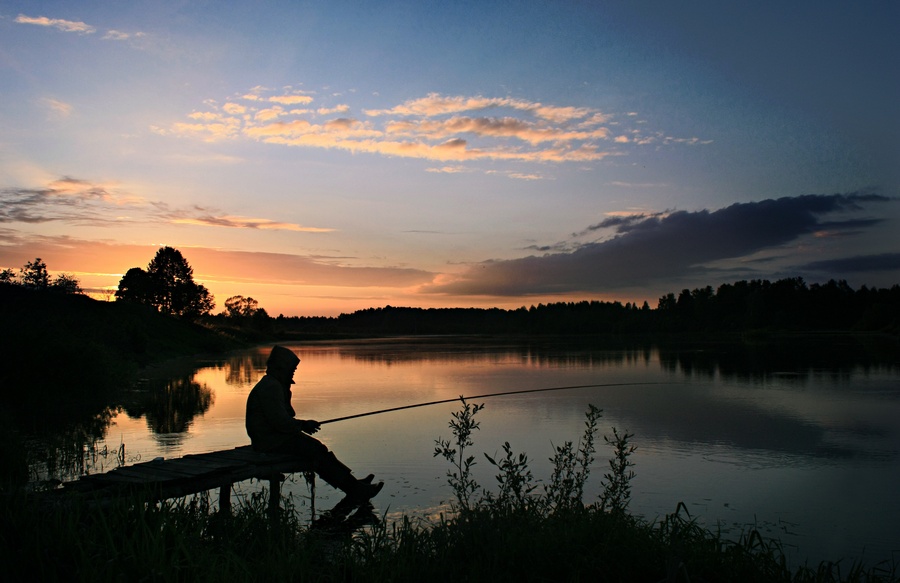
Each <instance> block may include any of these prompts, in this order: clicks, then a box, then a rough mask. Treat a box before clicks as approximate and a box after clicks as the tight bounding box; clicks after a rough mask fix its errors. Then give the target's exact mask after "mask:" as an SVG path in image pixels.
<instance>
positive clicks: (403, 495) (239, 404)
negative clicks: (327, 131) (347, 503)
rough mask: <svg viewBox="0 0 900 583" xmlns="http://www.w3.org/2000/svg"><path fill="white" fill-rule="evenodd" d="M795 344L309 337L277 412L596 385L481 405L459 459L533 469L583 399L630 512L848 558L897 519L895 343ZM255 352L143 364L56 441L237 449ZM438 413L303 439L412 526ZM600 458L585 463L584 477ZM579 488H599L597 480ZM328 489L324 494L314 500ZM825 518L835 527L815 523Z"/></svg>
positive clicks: (572, 424) (313, 413)
mask: <svg viewBox="0 0 900 583" xmlns="http://www.w3.org/2000/svg"><path fill="white" fill-rule="evenodd" d="M794 344H797V345H796V346H792V345H789V346H787V347H786V346H784V345H781V346H770V345H765V346H764V345H757V346H753V345H740V346H727V347H726V346H706V347H703V348H702V349H700V348H688V347H681V348H677V349H676V348H672V347H655V346H651V345H649V344H648V345H637V346H632V347H630V348H628V349H624V350H618V349H610V348H609V347H607V346H596V345H591V344H585V343H577V342H568V341H567V342H563V341H535V340H528V341H521V342H519V341H515V342H514V341H502V342H488V341H485V340H482V339H466V340H464V341H460V340H458V339H447V338H431V339H422V338H406V339H403V338H400V339H393V340H372V341H356V342H341V343H334V342H309V343H303V344H296V345H292V347H293V348H294V349H295V350H296V351H298V353H299V354H300V357H301V359H302V361H301V364H300V368H299V369H298V374H297V376H296V379H297V383H298V384H297V386H296V387H295V390H294V406H295V409H296V410H297V411H298V416H300V417H304V418H314V419H319V420H323V419H329V418H337V417H341V416H345V415H354V414H358V413H362V412H366V411H374V410H380V409H385V408H389V407H396V406H402V405H408V404H411V403H416V402H427V401H433V400H438V399H453V398H456V397H458V396H459V395H460V394H464V395H478V394H486V393H495V392H500V391H506V390H528V389H539V388H546V387H554V386H569V385H586V384H595V385H597V386H595V387H593V388H585V389H579V390H575V391H560V392H547V393H534V394H529V395H521V396H512V397H504V398H500V399H492V400H491V401H490V402H489V403H488V407H487V408H486V409H485V411H484V413H483V415H484V417H483V420H482V421H483V423H482V430H481V431H480V432H479V434H478V435H477V436H476V446H475V452H473V453H475V454H476V455H478V456H479V457H480V454H481V452H487V453H489V454H494V453H496V452H497V451H498V450H499V448H500V447H501V446H502V444H503V442H504V441H510V442H511V443H512V444H513V446H514V449H515V450H516V451H517V452H525V453H527V454H529V459H532V460H536V461H535V463H534V466H535V467H534V470H535V475H536V476H537V475H538V474H539V472H540V471H541V470H543V469H544V468H543V467H542V466H543V464H542V462H544V461H545V460H546V457H548V456H549V455H550V454H551V453H552V449H551V445H550V444H551V443H557V444H559V443H563V442H564V441H565V440H571V439H577V438H578V436H579V434H580V432H581V429H582V427H583V414H584V411H585V409H586V406H587V404H588V403H592V404H595V405H597V406H599V407H601V408H603V409H604V411H605V417H604V419H603V423H604V429H603V431H604V432H608V429H609V427H610V426H616V427H618V428H619V429H623V430H627V431H628V432H629V433H634V434H635V436H636V437H635V443H636V444H637V445H638V452H637V454H636V458H635V459H636V461H637V462H638V466H637V467H636V472H637V478H636V479H635V489H634V496H633V508H634V509H635V510H636V511H639V512H641V513H644V514H645V515H647V516H649V517H651V518H652V517H653V516H658V515H661V514H663V513H666V512H671V511H672V510H673V509H674V507H675V505H676V504H677V503H678V502H679V501H685V502H686V503H688V504H698V505H700V506H699V507H698V513H706V514H705V515H702V517H703V518H705V519H706V520H707V521H708V523H709V524H710V525H711V526H713V527H714V526H715V524H716V521H723V522H724V523H737V522H743V523H748V522H752V521H753V520H754V517H755V516H757V515H758V516H759V518H760V520H768V521H772V522H778V521H788V522H792V523H797V524H800V525H802V526H801V527H800V528H798V530H803V532H804V533H806V534H805V536H810V535H809V533H810V532H813V533H814V532H815V531H816V530H822V531H823V532H826V531H827V532H828V533H830V534H829V535H828V536H829V537H831V539H834V540H837V539H839V538H841V541H843V542H841V541H838V542H834V546H831V547H829V546H828V544H832V543H830V542H829V543H828V544H826V543H822V545H821V549H820V550H821V553H822V557H823V558H834V557H836V556H845V555H847V554H848V553H849V552H850V551H848V550H847V549H851V548H855V547H853V546H852V545H851V542H852V541H853V540H855V539H860V540H862V539H863V538H865V537H868V536H869V535H870V534H871V535H872V536H874V538H873V539H868V540H874V541H875V542H876V543H877V544H880V545H881V546H880V547H879V548H880V549H882V550H884V549H885V548H887V546H888V543H885V542H884V541H885V540H893V539H892V538H891V536H892V535H891V534H889V533H892V532H893V525H894V524H895V523H896V518H900V503H898V501H897V499H896V497H895V496H894V495H893V487H892V486H891V485H892V484H895V483H896V482H897V481H900V469H898V467H900V466H898V463H897V461H898V457H900V431H898V429H897V426H896V419H897V417H898V416H900V383H898V382H897V380H898V378H900V366H898V358H897V351H896V347H894V348H893V349H889V350H870V349H869V348H868V347H867V346H866V345H865V343H864V342H863V343H860V342H858V341H853V342H849V341H847V342H845V341H841V342H838V343H833V345H832V344H830V343H829V342H824V343H818V344H817V343H809V344H808V345H807V346H806V347H805V348H807V349H805V350H804V349H801V345H800V344H798V343H794ZM267 354H268V347H259V348H254V349H250V350H247V351H241V352H237V353H234V354H231V355H228V356H226V357H223V358H221V359H213V360H207V361H204V362H199V363H198V362H189V363H181V367H180V368H177V367H176V368H175V369H170V370H166V371H154V373H153V374H152V375H148V377H152V378H148V379H147V380H146V381H144V382H143V383H142V384H141V385H139V387H137V388H136V390H133V391H131V392H128V393H126V394H123V395H122V396H121V398H120V400H119V401H118V402H117V403H115V404H113V406H112V407H111V408H109V409H108V410H105V411H106V412H105V413H101V412H98V411H96V410H95V411H94V412H93V413H92V415H91V416H88V417H87V418H84V419H82V420H81V421H80V422H81V423H84V424H85V425H84V426H85V427H87V428H88V429H87V430H85V431H84V432H82V433H81V434H79V435H81V437H77V436H76V437H73V439H74V441H75V442H78V441H79V440H80V443H81V444H82V445H81V446H78V447H81V450H78V451H84V445H83V444H84V443H85V440H86V439H88V438H86V437H84V436H85V435H90V436H91V437H90V438H89V440H93V441H92V443H95V445H96V450H98V451H103V448H107V451H114V450H115V449H116V448H117V447H118V446H119V445H120V444H123V443H124V444H125V446H126V447H127V449H128V451H129V452H130V455H134V456H142V458H143V459H150V458H152V457H156V456H158V455H163V456H166V457H171V456H180V455H184V454H187V453H196V452H200V451H210V450H216V449H226V448H230V447H235V446H238V445H245V444H247V443H249V440H248V438H247V436H246V433H245V430H244V424H243V413H244V404H245V402H246V397H247V393H248V392H249V390H250V387H252V385H253V384H254V383H255V382H256V380H257V379H258V378H259V377H260V376H261V374H262V372H263V370H264V369H265V359H266V356H267ZM635 383H652V384H635ZM120 409H121V410H122V411H124V412H125V413H123V414H118V412H119V410H120ZM453 410H455V406H454V405H452V404H451V405H447V406H439V407H427V408H422V409H415V410H412V411H409V412H404V413H402V414H397V413H392V414H386V415H378V416H374V417H368V418H364V419H359V420H354V421H352V422H346V423H344V422H342V423H335V424H333V425H326V426H324V427H323V430H322V431H321V432H320V434H317V436H318V435H321V436H322V439H323V440H324V441H326V443H328V445H329V446H330V447H331V448H332V449H334V450H335V451H338V452H340V454H341V456H342V458H346V461H347V462H348V464H349V465H351V467H359V468H361V469H364V470H365V472H366V473H368V472H369V471H372V472H374V473H376V475H378V477H379V478H383V479H385V481H386V482H387V483H388V485H387V486H386V490H385V492H384V493H383V494H382V496H383V500H381V501H380V502H379V503H381V504H383V505H384V506H385V507H389V508H390V512H391V513H400V512H413V511H414V510H415V509H421V511H422V514H426V515H427V514H429V513H430V512H431V511H434V510H435V509H436V508H440V504H441V502H442V501H446V500H447V499H448V497H449V493H448V492H447V490H446V488H445V472H446V469H447V468H446V467H444V465H442V464H441V463H440V460H434V459H433V457H432V456H431V453H432V452H433V447H432V444H433V442H434V439H435V438H437V437H447V421H448V420H449V413H450V412H451V411H453ZM126 413H127V414H126ZM110 422H112V423H113V424H114V425H113V426H112V428H110V426H109V424H110ZM98 435H99V436H101V437H99V438H98V437H97V436H98ZM63 439H64V438H63ZM545 454H546V455H545ZM605 455H606V453H605V452H598V456H597V460H598V461H597V462H596V463H597V467H596V468H595V470H594V472H595V476H594V478H595V479H596V482H599V480H600V478H601V477H602V473H603V472H604V471H606V468H605V463H606V461H605V457H604V456H605ZM77 470H78V471H85V470H84V468H83V467H81V468H77ZM88 471H90V468H88ZM477 471H478V472H481V473H480V474H479V476H478V478H479V481H480V482H481V483H483V484H492V483H494V481H495V480H494V476H493V475H492V474H491V473H490V471H491V469H490V467H489V466H488V464H486V463H482V464H479V466H477ZM592 487H593V488H594V491H599V488H598V483H595V484H593V485H592ZM294 490H297V491H296V492H295V491H294ZM301 490H303V488H302V487H300V486H298V487H297V488H294V486H293V485H291V484H288V485H286V486H285V491H286V492H287V493H288V494H296V495H297V496H303V495H305V491H301ZM329 495H330V494H329V492H328V489H327V488H320V489H319V491H318V493H317V496H320V497H327V496H329ZM319 505H320V507H327V506H328V501H327V500H322V501H321V504H319ZM836 507H841V511H840V513H841V514H842V516H841V518H840V519H837V518H830V517H833V516H835V513H836V512H838V511H836V510H835V508H836ZM845 507H846V508H848V509H847V510H846V512H845ZM851 511H852V512H851ZM853 512H855V513H856V516H855V517H854V516H849V515H848V516H843V514H848V513H849V514H852V513H853ZM854 520H855V521H857V522H859V521H861V520H865V521H866V523H867V524H866V525H865V526H859V527H857V526H854V525H853V524H852V523H853V522H854ZM829 521H830V522H829ZM826 523H827V524H826ZM835 524H837V525H838V527H836V526H835ZM836 529H837V530H836ZM836 532H837V533H838V534H835V533H836ZM867 533H868V534H867ZM886 533H888V534H886ZM842 537H843V538H842ZM879 537H880V539H879ZM878 540H880V541H881V542H880V543H879V542H878ZM847 541H851V542H847Z"/></svg>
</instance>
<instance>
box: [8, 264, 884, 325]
mask: <svg viewBox="0 0 900 583" xmlns="http://www.w3.org/2000/svg"><path fill="white" fill-rule="evenodd" d="M193 273H194V271H193V268H191V266H190V264H189V263H188V261H187V259H185V257H184V256H183V255H182V254H181V252H180V251H178V250H177V249H174V248H172V247H162V248H160V249H159V250H158V251H157V252H156V255H155V256H154V257H153V259H152V260H151V261H150V263H149V264H148V265H147V267H146V269H143V268H140V267H133V268H131V269H129V270H128V271H127V272H126V273H125V275H124V276H123V277H122V279H121V280H120V281H119V285H118V288H117V290H116V292H115V297H116V300H117V301H123V302H132V303H137V304H144V305H147V306H150V307H152V308H154V309H155V310H157V311H159V312H161V313H163V314H167V315H171V316H177V317H180V318H184V319H187V320H202V321H204V322H205V323H207V324H209V325H212V326H218V327H230V328H240V329H242V330H244V331H248V330H249V331H253V332H255V333H262V334H269V335H278V334H288V335H291V334H325V335H328V334H340V335H344V334H347V335H378V334H485V333H488V334H612V335H617V334H650V335H655V334H684V333H693V334H704V333H717V332H726V333H730V332H735V333H741V332H747V331H755V330H758V331H765V330H779V331H829V330H834V331H881V332H889V333H898V332H900V285H897V284H895V285H894V286H892V287H890V288H881V289H878V288H869V287H867V286H865V285H863V286H862V287H860V288H858V289H853V288H852V287H850V285H849V284H848V283H847V282H846V281H845V280H830V281H828V282H827V283H824V284H819V283H813V284H807V283H806V282H805V281H804V280H803V278H800V277H795V278H785V279H779V280H777V281H769V280H765V279H755V280H741V281H736V282H733V283H725V284H721V285H720V286H718V287H717V288H713V287H712V286H709V285H708V286H705V287H699V288H694V289H683V290H681V292H680V293H677V294H676V293H674V292H672V293H668V294H665V295H663V296H662V297H660V298H659V301H658V302H657V306H656V308H655V309H652V308H651V307H650V305H649V304H648V303H647V302H646V301H645V302H643V304H642V305H641V306H640V307H638V305H637V303H630V302H627V303H625V304H622V303H621V302H618V301H611V302H607V301H597V300H593V301H587V300H585V301H580V302H557V303H549V304H538V305H537V306H534V305H532V306H530V307H528V308H526V307H524V306H523V307H521V308H518V309H514V310H504V309H500V308H411V307H393V306H385V307H383V308H368V309H365V310H358V311H356V312H353V313H349V314H341V315H340V316H337V317H284V316H278V317H277V318H272V317H271V316H269V314H268V313H267V312H266V310H265V309H264V308H263V307H261V306H260V305H259V303H258V302H257V301H256V300H255V299H253V298H251V297H245V296H242V295H235V296H231V297H229V298H228V299H227V300H225V309H224V310H223V311H222V312H221V313H220V314H217V315H213V313H212V310H213V308H214V307H215V298H214V297H213V295H212V294H210V293H209V290H207V288H206V287H205V286H203V285H202V284H199V283H197V282H195V281H194V278H193ZM3 283H6V284H18V285H21V286H23V287H28V288H32V289H52V290H57V291H62V292H65V293H81V292H82V290H81V287H80V284H79V282H78V280H77V279H76V278H75V277H74V276H72V275H68V274H64V273H63V274H59V275H57V276H56V278H55V279H51V278H50V276H49V274H48V272H47V265H46V264H45V263H44V262H43V261H42V260H41V259H40V258H37V259H35V260H34V261H30V262H28V263H26V264H25V266H24V267H23V268H22V269H21V270H20V271H19V273H18V274H16V273H14V272H13V271H12V270H11V269H4V270H2V271H0V284H3Z"/></svg>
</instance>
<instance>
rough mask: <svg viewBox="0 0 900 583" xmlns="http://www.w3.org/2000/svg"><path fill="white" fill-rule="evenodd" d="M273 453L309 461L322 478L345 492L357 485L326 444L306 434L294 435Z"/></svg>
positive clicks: (348, 470) (347, 469)
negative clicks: (285, 454)
mask: <svg viewBox="0 0 900 583" xmlns="http://www.w3.org/2000/svg"><path fill="white" fill-rule="evenodd" d="M272 453H287V454H291V455H295V456H297V457H298V458H300V459H302V460H308V461H309V462H310V464H311V465H312V468H313V470H314V471H315V472H316V474H318V476H319V477H320V478H322V479H323V480H325V481H326V482H327V483H328V484H330V485H331V486H332V487H333V488H337V489H338V490H342V491H343V492H346V493H349V492H351V491H352V490H353V488H354V487H355V486H356V484H357V482H356V478H354V477H353V474H352V473H351V470H350V468H348V467H347V466H345V465H344V464H343V463H341V461H340V460H339V459H337V456H335V455H334V453H332V452H331V451H330V450H329V449H328V448H327V447H326V446H325V444H324V443H322V442H321V441H319V440H318V439H316V438H315V437H310V436H309V435H307V434H305V433H298V434H296V435H292V436H291V437H290V439H288V440H287V441H285V442H284V443H282V444H281V445H279V446H278V447H277V448H275V449H273V450H272Z"/></svg>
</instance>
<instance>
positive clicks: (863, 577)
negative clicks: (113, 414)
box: [0, 401, 900, 583]
mask: <svg viewBox="0 0 900 583" xmlns="http://www.w3.org/2000/svg"><path fill="white" fill-rule="evenodd" d="M481 408H482V406H481V405H472V404H469V403H466V402H465V401H463V402H462V408H461V410H460V411H459V412H458V413H457V414H455V415H454V416H453V419H452V420H451V423H450V428H451V431H452V432H453V438H452V439H446V440H444V439H438V440H437V441H436V446H437V447H436V448H435V455H439V456H443V457H444V458H445V459H447V461H448V463H449V464H450V468H451V469H450V470H449V471H448V483H449V485H450V487H451V489H453V490H454V494H455V496H456V500H455V503H454V504H453V511H452V512H451V513H449V514H447V515H443V516H441V518H440V519H439V520H438V521H436V522H434V523H423V522H417V521H413V520H412V519H411V518H409V517H404V518H403V519H401V520H400V521H399V522H395V523H388V522H387V521H385V520H382V521H380V522H378V523H377V524H375V525H374V526H371V527H367V528H366V529H364V530H361V531H358V532H357V533H355V534H354V535H342V534H336V533H328V532H325V531H319V530H312V529H310V528H308V526H307V525H306V524H304V523H303V522H302V521H301V520H300V518H299V516H300V513H298V512H296V511H295V509H294V508H293V506H292V502H291V501H290V500H288V501H286V502H285V504H284V508H283V509H282V511H281V512H280V513H278V514H277V515H276V516H274V517H273V516H271V515H270V514H269V512H268V509H267V503H266V502H267V498H266V493H265V492H264V491H263V492H259V493H257V494H252V495H250V496H249V497H247V498H244V499H243V500H242V501H241V503H240V504H239V505H237V506H236V507H235V509H234V512H233V513H232V514H231V515H222V514H219V513H217V512H216V511H215V508H214V505H213V504H211V503H210V500H209V498H208V496H206V495H198V496H194V497H191V498H187V499H181V500H178V501H168V502H164V503H159V504H146V503H143V502H141V501H140V500H139V499H134V500H121V501H119V502H117V503H115V504H113V505H111V506H109V507H106V508H101V507H98V506H96V505H94V504H92V502H91V501H90V500H89V499H82V500H65V501H60V500H57V501H55V502H54V503H53V504H49V503H47V502H46V501H44V502H39V501H38V500H36V499H34V498H25V497H23V496H22V495H7V496H6V497H4V498H2V504H3V508H2V521H3V522H2V524H0V561H2V563H3V564H4V566H5V568H6V569H7V570H8V572H13V573H15V572H18V573H24V574H26V575H27V576H28V577H29V578H33V579H36V580H42V581H56V580H66V581H71V580H82V581H122V580H125V581H216V582H218V583H221V582H223V581H253V580H275V581H364V582H365V581H416V582H418V581H424V580H434V581H650V582H657V581H671V582H676V581H677V582H680V581H691V582H697V581H736V582H744V581H746V582H756V581H759V582H763V581H765V582H781V581H784V582H833V581H848V582H855V581H860V582H863V581H865V582H882V581H900V576H898V575H900V574H898V567H897V565H896V564H887V563H885V564H881V565H876V566H874V567H871V568H866V567H864V566H863V565H860V564H856V563H854V564H844V563H841V562H837V563H822V564H820V565H816V566H812V567H809V566H807V567H800V568H792V567H790V566H789V565H788V563H787V560H786V558H785V555H784V553H782V551H781V547H780V546H779V544H778V543H777V542H775V541H770V540H767V539H764V538H763V537H762V536H761V535H760V534H759V532H757V531H749V532H746V533H744V534H743V535H742V536H741V537H740V538H739V539H738V540H726V539H724V538H722V537H721V536H719V535H717V534H715V533H711V532H709V531H708V530H706V529H704V528H702V527H700V526H699V525H698V524H697V523H696V522H695V521H694V520H693V519H692V518H691V517H690V515H689V514H688V512H687V509H686V507H685V506H684V505H683V504H681V505H679V506H678V508H676V509H675V511H674V512H673V513H672V514H670V515H668V516H665V517H664V518H663V519H661V520H659V521H654V522H648V521H645V520H643V519H641V518H640V517H636V516H633V515H632V514H630V513H629V512H628V511H627V507H628V501H629V499H630V480H631V478H632V477H633V475H634V474H633V469H632V468H633V463H632V462H631V459H630V455H631V454H632V453H633V452H634V450H635V447H634V445H633V444H632V443H631V438H632V437H633V436H631V435H630V434H628V433H627V432H622V433H620V432H618V431H617V430H613V432H612V435H611V436H606V437H605V439H604V441H605V442H606V443H607V444H608V445H609V446H610V447H611V448H612V450H613V454H612V456H611V459H610V464H609V471H608V472H607V473H606V474H605V476H604V480H603V482H602V488H601V492H599V493H598V494H596V495H591V494H589V493H586V492H585V491H584V485H585V484H586V482H587V478H588V476H589V474H590V471H591V469H592V464H593V461H594V456H595V455H596V452H595V444H596V443H597V440H596V434H597V432H598V422H599V419H600V414H601V412H600V410H599V409H597V408H596V407H591V408H590V409H589V410H588V412H587V413H586V422H585V430H584V433H583V435H582V437H581V438H580V439H579V440H578V441H577V442H565V443H564V444H562V445H560V446H558V447H556V448H554V449H555V452H554V455H553V457H552V458H551V459H550V460H549V461H550V462H551V464H552V465H553V473H552V477H551V479H550V481H549V482H548V483H547V484H538V483H537V482H536V481H535V480H534V478H533V476H532V474H531V471H530V469H529V463H530V462H529V459H528V456H527V455H525V454H521V453H516V452H515V451H514V450H513V449H512V447H511V446H510V445H509V444H508V443H507V444H504V447H503V452H504V454H503V456H496V457H495V458H492V457H490V456H485V458H486V460H487V462H488V463H490V464H491V465H492V466H494V467H495V468H496V469H497V484H496V490H488V489H485V488H483V487H482V486H480V485H479V484H477V483H476V482H475V481H474V479H472V476H471V468H472V466H473V465H474V464H475V463H476V460H477V456H475V455H473V454H472V453H471V451H472V448H473V447H474V438H473V435H474V433H475V431H477V429H478V422H477V420H476V415H477V413H478V412H479V411H480V410H481ZM585 497H589V498H591V499H593V500H594V501H593V502H589V503H585V502H584V500H583V498H585Z"/></svg>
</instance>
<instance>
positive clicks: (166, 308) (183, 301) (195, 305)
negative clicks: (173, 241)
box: [116, 247, 216, 318]
mask: <svg viewBox="0 0 900 583" xmlns="http://www.w3.org/2000/svg"><path fill="white" fill-rule="evenodd" d="M116 299H123V300H130V301H136V302H138V303H143V304H149V305H151V306H153V307H155V308H156V309H157V310H159V311H160V312H162V313H164V314H171V315H174V316H182V317H185V318H196V317H197V316H202V315H205V314H208V313H209V312H210V311H212V309H213V308H214V307H215V305H216V304H215V300H214V298H213V296H212V295H211V294H210V293H209V290H207V289H206V288H205V287H204V286H202V285H200V284H198V283H195V282H194V269H193V268H192V267H191V266H190V264H189V263H188V262H187V260H186V259H185V258H184V256H183V255H182V254H181V251H179V250H178V249H175V248H173V247H161V248H160V249H159V250H158V251H157V252H156V255H155V256H154V257H153V259H152V260H151V261H150V264H149V265H147V270H146V271H144V270H142V269H140V268H138V267H134V268H132V269H129V270H128V272H127V273H126V274H125V276H124V277H123V278H122V280H121V281H120V282H119V289H118V291H116Z"/></svg>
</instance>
